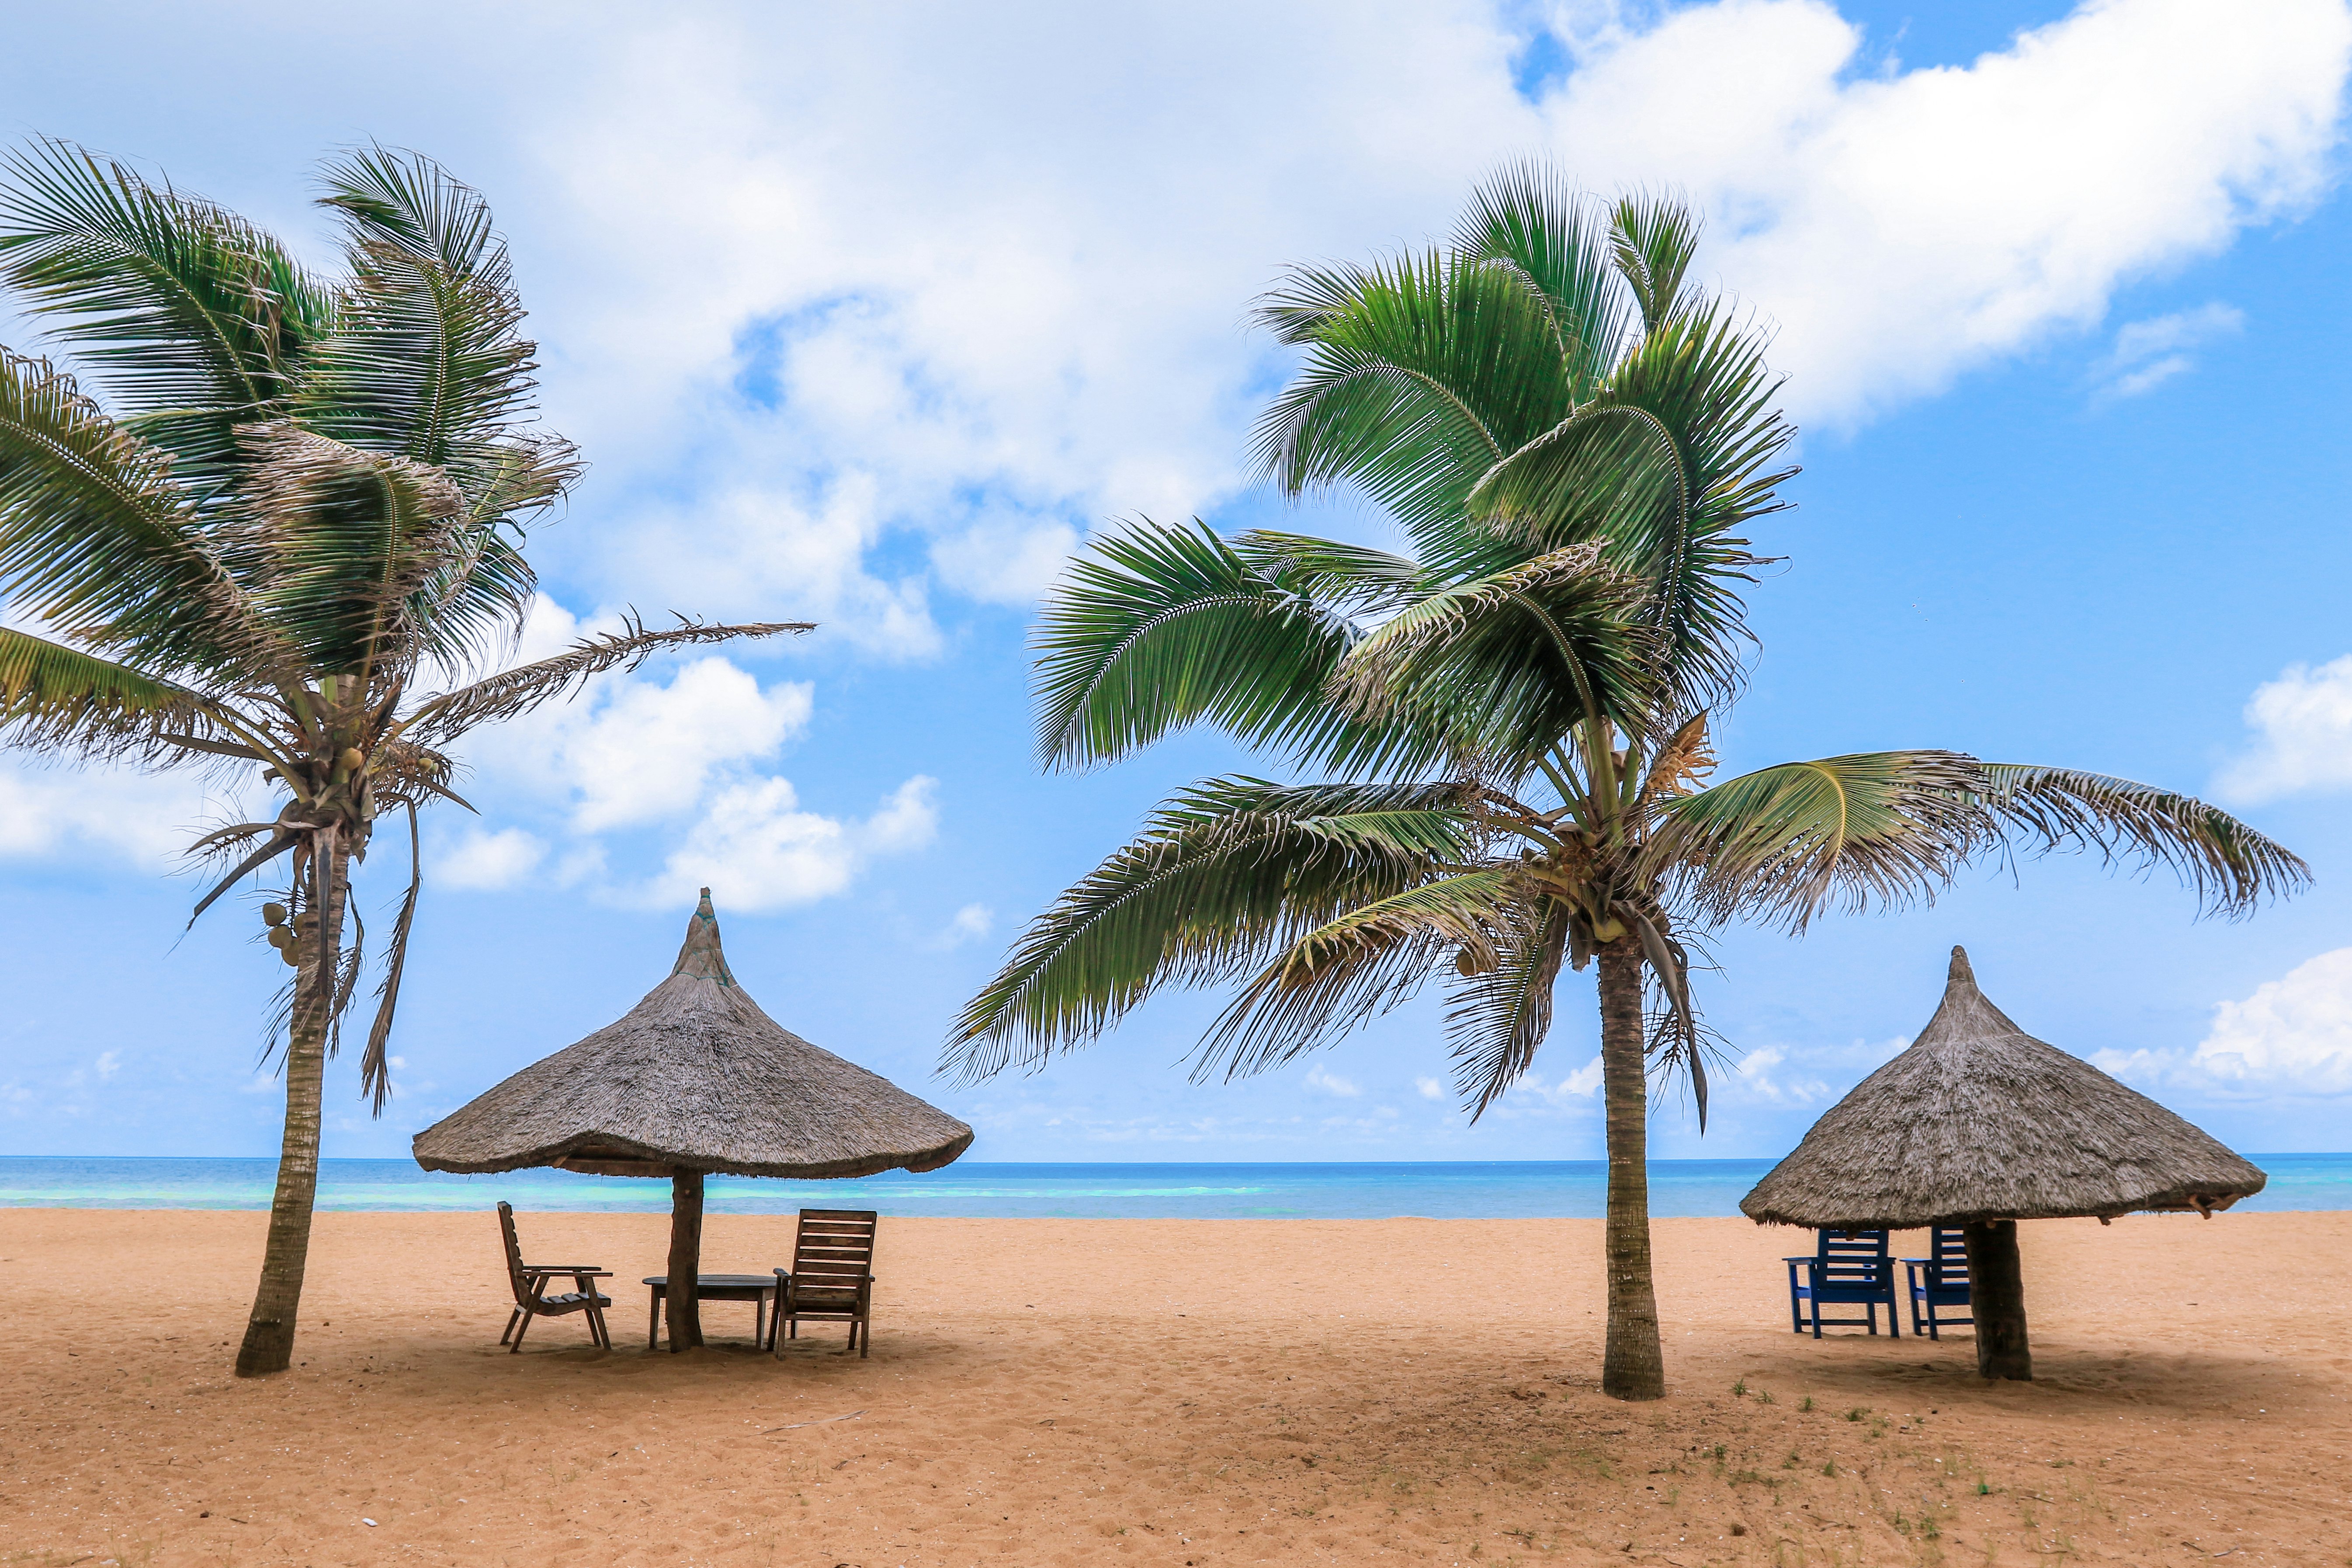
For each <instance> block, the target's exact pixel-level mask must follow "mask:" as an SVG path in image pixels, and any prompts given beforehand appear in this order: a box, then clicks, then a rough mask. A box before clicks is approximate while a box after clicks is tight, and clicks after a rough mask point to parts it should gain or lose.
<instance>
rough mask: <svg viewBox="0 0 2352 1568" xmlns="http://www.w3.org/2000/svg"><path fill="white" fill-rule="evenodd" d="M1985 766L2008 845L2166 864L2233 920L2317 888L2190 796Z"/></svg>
mask: <svg viewBox="0 0 2352 1568" xmlns="http://www.w3.org/2000/svg"><path fill="white" fill-rule="evenodd" d="M1981 766H1982V775H1983V784H1982V786H1981V790H1982V793H1981V794H1980V795H1979V796H1978V797H1977V798H1978V799H1979V800H1980V801H1981V802H1982V804H1983V805H1984V808H1985V810H1986V811H1987V812H1988V813H1990V816H1991V818H1992V822H1993V825H1994V831H1995V832H1996V833H1997V834H1999V835H2000V837H2001V838H2002V839H2003V840H2004V841H2008V840H2011V839H2012V838H2013V837H2016V836H2019V835H2022V836H2024V837H2027V838H2028V839H2030V840H2033V841H2036V842H2035V843H2034V845H2033V847H2036V848H2038V849H2041V850H2045V851H2046V850H2050V849H2064V848H2074V849H2080V850H2084V851H2089V852H2095V853H2096V854H2097V855H2098V856H2099V857H2100V858H2101V859H2102V860H2104V861H2105V862H2107V863H2110V864H2112V863H2114V862H2116V861H2117V860H2122V861H2126V862H2137V864H2138V865H2139V866H2140V867H2142V868H2150V867H2156V866H2163V867H2166V868H2169V869H2170V870H2172V871H2174V872H2175V873H2177V874H2178V875H2179V878H2180V879H2181V880H2182V881H2184V882H2186V883H2187V884H2189V888H2190V889H2191V890H2192V891H2193V892H2194V893H2195V894H2196V896H2197V901H2198V903H2199V905H2200V908H2201V909H2202V910H2203V911H2204V912H2206V913H2209V914H2223V915H2227V916H2230V917H2231V918H2232V919H2236V918H2239V917H2242V916H2244V915H2248V914H2251V913H2252V912H2253V910H2254V909H2255V908H2256V906H2257V905H2259V904H2260V903H2261V902H2262V900H2264V899H2265V898H2284V897H2286V896H2288V895H2290V894H2292V893H2295V892H2298V891H2300V890H2301V889H2305V888H2306V887H2309V886H2310V885H2311V868H2310V867H2309V866H2308V865H2306V864H2305V862H2304V860H2303V858H2301V857H2300V856H2297V855H2295V854H2294V853H2293V852H2292V851H2290V850H2288V849H2287V848H2286V847H2284V846H2282V845H2280V844H2278V843H2276V842H2274V841H2273V840H2272V839H2270V838H2268V837H2264V836H2263V835H2262V834H2260V833H2257V832H2255V831H2254V830H2253V829H2252V828H2251V827H2249V826H2246V825H2245V824H2244V823H2242V822H2240V821H2239V820H2238V819H2237V818H2236V817H2233V816H2230V815H2229V814H2228V813H2226V812H2223V811H2220V810H2217V809H2215V808H2214V807H2212V806H2210V805H2206V804H2205V803H2204V802H2203V801H2200V800H2196V799H2193V798H2192V797H2190V796H2189V795H2176V794H2174V793H2172V792H2171V791H2169V790H2161V789H2156V788H2154V787H2152V786H2150V785H2147V784H2135V783H2133V782H2132V781H2131V780H2129V779H2119V778H2114V777H2110V776H2109V775H2107V774H2105V773H2082V772H2078V771H2076V770H2074V769H2073V768H2053V767H2042V766H2036V765H2030V764H2024V763H1983V764H1982V765H1981Z"/></svg>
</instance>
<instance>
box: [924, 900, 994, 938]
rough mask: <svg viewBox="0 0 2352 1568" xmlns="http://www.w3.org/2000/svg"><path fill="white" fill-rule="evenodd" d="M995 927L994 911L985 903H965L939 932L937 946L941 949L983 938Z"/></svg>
mask: <svg viewBox="0 0 2352 1568" xmlns="http://www.w3.org/2000/svg"><path fill="white" fill-rule="evenodd" d="M995 929H996V911H995V910H992V909H990V908H989V907H988V906H987V905H986V904H966V905H964V907H963V908H961V909H960V910H957V911H956V912H955V914H954V916H953V918H951V919H950V921H948V924H947V929H946V930H945V931H941V932H940V936H939V941H938V944H937V945H938V946H940V948H942V949H950V948H958V947H961V946H962V945H963V944H964V943H966V942H979V941H982V940H983V939H984V938H985V937H986V936H987V935H988V933H989V932H990V931H993V930H995Z"/></svg>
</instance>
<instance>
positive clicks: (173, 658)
mask: <svg viewBox="0 0 2352 1568" xmlns="http://www.w3.org/2000/svg"><path fill="white" fill-rule="evenodd" d="M0 597H5V598H7V599H9V600H12V601H14V602H15V603H16V604H17V605H21V606H23V607H24V608H26V609H27V610H30V611H32V612H33V613H34V614H36V615H38V616H41V617H42V618H43V619H45V620H47V621H49V622H51V623H53V624H56V625H59V626H70V627H74V628H77V629H79V628H83V627H91V628H97V629H98V635H99V636H100V640H102V641H103V642H105V643H106V644H108V645H109V646H110V647H113V648H114V649H115V650H116V651H118V652H119V653H121V654H124V655H126V656H128V657H130V658H132V659H133V660H135V661H136V662H137V663H138V664H140V665H142V666H143V667H145V668H150V669H166V670H168V669H173V668H180V667H182V666H186V665H204V664H209V663H216V662H218V661H220V660H221V659H222V658H224V657H226V656H227V653H228V650H231V649H234V648H236V647H239V646H240V645H241V644H243V643H244V642H246V641H248V640H249V639H250V637H251V636H252V627H251V622H250V619H249V616H248V615H247V606H246V605H244V602H243V600H242V597H241V595H239V593H238V590H237V588H236V584H234V583H233V582H232V581H231V580H230V578H229V576H228V574H227V573H226V570H225V569H224V567H223V566H222V564H221V563H220V561H219V560H218V559H217V558H216V557H215V554H214V553H213V552H212V551H211V550H210V549H209V548H208V547H207V546H206V545H205V542H204V540H203V536H202V532H201V531H200V529H199V528H198V526H197V519H196V518H195V516H194V512H193V510H191V509H190V507H189V505H188V502H187V498H186V496H185V495H184V493H183V491H182V490H181V489H180V488H179V486H178V485H177V484H176V482H175V481H174V479H173V459H172V458H171V456H170V455H169V454H168V453H166V452H164V451H163V450H162V449H160V448H158V447H152V446H149V445H148V444H147V443H146V442H144V441H142V440H141V439H139V437H136V436H133V435H131V433H130V432H129V431H127V430H125V429H123V428H122V427H121V426H119V425H117V424H115V423H114V422H113V421H112V420H110V419H109V418H108V417H107V416H106V415H105V413H104V412H103V411H102V410H100V408H99V406H98V405H96V404H95V403H92V402H91V401H90V400H89V398H87V397H84V396H83V395H81V392H80V390H79V387H77V386H76V385H75V384H74V380H73V378H72V377H71V376H69V375H68V374H65V373H64V372H62V371H60V370H58V368H57V367H56V366H54V365H52V364H50V363H48V362H47V360H38V359H26V358H24V357H23V356H21V355H17V354H13V353H9V352H8V351H7V350H5V349H0Z"/></svg>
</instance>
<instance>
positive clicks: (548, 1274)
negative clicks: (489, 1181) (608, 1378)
mask: <svg viewBox="0 0 2352 1568" xmlns="http://www.w3.org/2000/svg"><path fill="white" fill-rule="evenodd" d="M499 1234H500V1235H501V1236H502V1237H505V1239H506V1244H507V1283H508V1284H509V1285H510V1286H511V1287H513V1289H514V1301H515V1304H514V1310H513V1311H512V1312H510V1313H509V1314H508V1315H507V1327H506V1332H505V1333H502V1334H500V1335H499V1343H500V1344H502V1345H508V1346H509V1351H510V1352H512V1353H516V1354H520V1352H521V1351H522V1337H523V1335H524V1334H525V1333H528V1332H529V1331H530V1321H531V1320H532V1319H533V1318H562V1317H569V1316H570V1315H571V1314H572V1313H573V1312H585V1313H587V1314H588V1338H589V1339H590V1341H592V1342H593V1343H594V1344H595V1346H596V1348H597V1349H598V1350H606V1351H608V1350H611V1349H612V1348H613V1335H612V1331H610V1330H608V1329H606V1328H605V1327H604V1309H605V1308H607V1307H609V1306H611V1305H612V1304H613V1299H612V1298H611V1297H610V1296H604V1295H599V1294H598V1293H597V1291H596V1288H595V1287H594V1286H593V1285H592V1284H590V1283H589V1281H590V1280H592V1279H611V1278H612V1277H613V1273H612V1270H610V1269H608V1268H590V1267H589V1266H588V1265H586V1264H581V1263H525V1262H524V1261H523V1260H522V1244H521V1243H520V1241H518V1240H516V1239H515V1222H514V1205H512V1204H509V1203H506V1202H504V1201H501V1202H500V1203H499ZM567 1274H568V1275H570V1276H571V1277H572V1283H573V1284H574V1285H576V1286H578V1287H579V1289H577V1290H569V1291H566V1292H565V1293H564V1294H562V1295H561V1296H551V1295H549V1294H548V1293H547V1282H548V1281H549V1280H550V1279H561V1278H562V1277H563V1276H565V1275H567ZM509 1336H511V1339H512V1343H511V1344H509Z"/></svg>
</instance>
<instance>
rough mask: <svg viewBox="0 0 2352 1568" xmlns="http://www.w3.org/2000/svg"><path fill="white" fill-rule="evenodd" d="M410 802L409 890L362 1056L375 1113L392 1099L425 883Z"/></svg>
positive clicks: (363, 1086)
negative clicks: (400, 1015) (398, 1026)
mask: <svg viewBox="0 0 2352 1568" xmlns="http://www.w3.org/2000/svg"><path fill="white" fill-rule="evenodd" d="M407 806H408V891H407V892H406V893H404V894H403V895H402V896H401V900H400V914H399V917H398V918H397V919H396V920H394V921H393V924H392V946H391V947H390V948H389V949H387V950H386V951H385V953H384V959H383V984H380V985H378V986H377V987H376V998H377V1002H376V1010H375V1021H374V1022H373V1023H372V1024H370V1025H369V1026H368V1037H367V1049H366V1050H365V1051H364V1052H362V1054H361V1057H360V1092H361V1093H362V1094H365V1095H367V1096H368V1097H369V1100H370V1102H371V1106H372V1109H373V1114H374V1115H377V1116H382V1115H383V1108H384V1107H385V1105H387V1104H389V1103H390V1102H391V1100H392V1058H391V1055H390V1054H389V1053H390V1050H391V1045H392V1019H393V1015H394V1013H395V1012H396V1011H397V1010H398V1009H399V1006H400V977H401V975H402V973H404V971H405V970H406V969H407V968H408V931H409V928H410V927H411V926H412V925H414V924H415V921H416V895H417V893H418V892H419V891H420V890H421V889H423V888H424V886H425V861H424V858H423V855H422V851H421V849H420V847H419V844H418V840H417V836H416V803H415V801H413V800H412V801H410V802H408V803H407Z"/></svg>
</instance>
